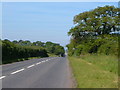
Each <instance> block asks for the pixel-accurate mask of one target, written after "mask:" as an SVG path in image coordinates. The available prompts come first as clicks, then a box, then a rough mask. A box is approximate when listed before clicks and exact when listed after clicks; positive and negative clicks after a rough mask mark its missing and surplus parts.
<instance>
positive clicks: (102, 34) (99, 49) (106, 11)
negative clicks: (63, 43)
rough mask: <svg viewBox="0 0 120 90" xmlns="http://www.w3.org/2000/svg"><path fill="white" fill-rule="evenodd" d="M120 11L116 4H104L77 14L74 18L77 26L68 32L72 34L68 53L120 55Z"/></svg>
mask: <svg viewBox="0 0 120 90" xmlns="http://www.w3.org/2000/svg"><path fill="white" fill-rule="evenodd" d="M119 11H120V9H119V8H116V7H114V6H104V7H97V8H95V9H94V10H91V11H86V12H83V13H80V14H78V15H76V16H75V17H74V20H73V21H74V23H75V27H72V28H71V29H70V31H69V32H68V35H70V36H71V40H70V44H68V45H67V48H68V55H69V56H72V55H75V56H80V55H81V54H82V55H84V54H85V53H99V54H102V53H104V54H106V55H109V54H114V55H118V35H119V33H118V31H119V30H120V27H119V26H120V19H119V15H120V13H119ZM113 51H114V52H115V53H113Z"/></svg>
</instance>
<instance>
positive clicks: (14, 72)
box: [11, 68, 25, 74]
mask: <svg viewBox="0 0 120 90" xmlns="http://www.w3.org/2000/svg"><path fill="white" fill-rule="evenodd" d="M23 70H25V69H24V68H23V69H20V70H17V71H15V72H12V73H11V74H15V73H18V72H21V71H23Z"/></svg>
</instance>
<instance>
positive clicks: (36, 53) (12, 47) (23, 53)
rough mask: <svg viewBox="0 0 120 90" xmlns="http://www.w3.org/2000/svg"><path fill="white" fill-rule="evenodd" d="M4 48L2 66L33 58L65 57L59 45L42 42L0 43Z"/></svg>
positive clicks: (5, 41) (7, 41) (2, 41)
mask: <svg viewBox="0 0 120 90" xmlns="http://www.w3.org/2000/svg"><path fill="white" fill-rule="evenodd" d="M0 42H1V43H0V46H1V47H2V64H7V63H12V62H17V61H23V60H28V59H31V58H42V57H49V56H63V55H64V52H65V51H64V48H63V47H62V46H60V45H59V44H56V43H52V42H46V43H43V42H41V41H37V42H33V43H31V42H30V41H23V40H19V41H9V40H7V39H5V40H1V41H0Z"/></svg>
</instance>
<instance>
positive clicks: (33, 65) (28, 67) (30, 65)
mask: <svg viewBox="0 0 120 90" xmlns="http://www.w3.org/2000/svg"><path fill="white" fill-rule="evenodd" d="M33 66H35V64H32V65H30V66H28V67H27V68H31V67H33Z"/></svg>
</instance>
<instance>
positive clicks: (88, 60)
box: [68, 55, 118, 88]
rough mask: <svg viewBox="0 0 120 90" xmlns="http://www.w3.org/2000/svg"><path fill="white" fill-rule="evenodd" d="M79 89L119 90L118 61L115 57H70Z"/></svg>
mask: <svg viewBox="0 0 120 90" xmlns="http://www.w3.org/2000/svg"><path fill="white" fill-rule="evenodd" d="M68 59H69V61H70V65H71V67H72V69H73V74H74V77H75V79H76V83H77V88H118V61H117V57H115V56H106V55H85V56H82V57H68Z"/></svg>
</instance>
